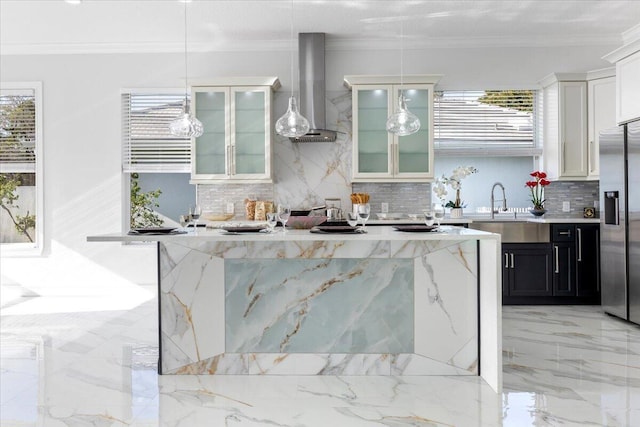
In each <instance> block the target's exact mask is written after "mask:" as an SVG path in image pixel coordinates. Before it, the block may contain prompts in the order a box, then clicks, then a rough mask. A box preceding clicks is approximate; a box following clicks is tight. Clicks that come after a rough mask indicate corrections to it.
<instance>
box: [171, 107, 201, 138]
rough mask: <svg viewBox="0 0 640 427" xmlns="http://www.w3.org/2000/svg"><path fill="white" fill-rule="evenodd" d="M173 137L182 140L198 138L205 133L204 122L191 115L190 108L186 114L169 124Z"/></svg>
mask: <svg viewBox="0 0 640 427" xmlns="http://www.w3.org/2000/svg"><path fill="white" fill-rule="evenodd" d="M169 132H171V135H175V136H177V137H182V138H197V137H199V136H202V134H203V133H204V127H203V126H202V122H201V121H200V120H198V119H197V118H195V117H194V116H192V115H191V113H190V112H189V108H186V107H185V109H184V113H182V115H180V117H178V118H177V119H175V120H172V121H171V123H169Z"/></svg>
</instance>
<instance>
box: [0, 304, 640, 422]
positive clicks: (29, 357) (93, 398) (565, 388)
mask: <svg viewBox="0 0 640 427" xmlns="http://www.w3.org/2000/svg"><path fill="white" fill-rule="evenodd" d="M41 298H42V297H41ZM44 303H46V301H40V302H39V303H38V304H39V305H42V304H44ZM12 307H14V308H15V307H16V306H15V305H12ZM155 310H156V305H155V302H154V301H153V300H151V301H148V302H145V303H143V304H142V305H139V306H137V307H135V308H134V309H132V310H120V311H115V310H114V311H96V312H82V311H77V310H76V311H74V312H71V313H46V312H43V311H39V312H38V313H31V314H30V313H28V312H21V313H22V314H10V315H7V314H5V312H2V319H1V322H2V323H1V326H2V327H1V329H0V335H1V340H2V341H1V343H0V344H1V345H0V369H1V377H0V386H1V389H0V414H1V415H0V424H1V425H2V426H3V427H4V426H10V427H13V426H74V427H75V426H189V427H192V426H201V425H202V426H297V427H300V426H331V425H335V426H340V427H342V426H349V427H350V426H375V425H380V426H404V425H406V426H452V425H453V426H465V427H467V426H471V427H473V426H478V427H486V426H490V427H491V426H502V425H504V426H517V427H526V426H559V425H562V426H593V425H595V426H600V425H606V426H637V425H640V328H638V327H637V326H633V325H630V324H628V323H625V322H622V321H620V320H618V319H615V318H611V317H609V316H606V315H604V314H602V313H601V311H600V309H599V307H505V308H504V312H503V317H504V331H503V347H504V392H503V393H502V394H501V395H497V394H495V393H493V391H492V390H491V389H490V388H489V387H488V386H487V385H486V384H484V383H483V382H482V380H480V379H479V378H477V377H441V376H435V377H427V376H423V377H420V376H413V377H332V376H322V377H317V376H299V377H280V376H262V377H260V376H234V375H228V376H158V375H157V371H156V369H157V367H156V364H157V357H158V348H157V332H156V322H157V317H156V311H155ZM14 313H15V312H14Z"/></svg>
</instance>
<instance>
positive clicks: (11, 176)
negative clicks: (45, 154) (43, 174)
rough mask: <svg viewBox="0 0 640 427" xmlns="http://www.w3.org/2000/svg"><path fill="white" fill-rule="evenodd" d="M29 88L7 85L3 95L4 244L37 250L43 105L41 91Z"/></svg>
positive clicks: (0, 201) (0, 227)
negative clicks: (41, 112)
mask: <svg viewBox="0 0 640 427" xmlns="http://www.w3.org/2000/svg"><path fill="white" fill-rule="evenodd" d="M22 86H24V87H22ZM27 86H29V85H19V84H18V85H16V84H7V83H3V87H2V90H1V91H0V236H1V237H0V243H2V244H11V245H17V246H19V247H26V248H35V247H37V245H38V244H39V242H38V240H39V236H40V234H41V231H40V230H39V229H38V228H39V227H41V218H40V217H39V216H41V213H40V206H38V205H39V204H40V203H41V202H40V200H41V197H40V194H39V191H40V190H41V189H39V188H38V181H39V178H40V177H38V173H39V169H40V168H39V164H38V161H39V160H40V159H38V152H39V150H40V147H39V145H40V143H41V141H40V140H39V139H40V129H39V123H40V122H39V117H38V114H39V113H38V111H39V105H38V103H39V102H40V101H39V87H35V88H34V87H27Z"/></svg>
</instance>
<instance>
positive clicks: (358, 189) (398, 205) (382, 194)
mask: <svg viewBox="0 0 640 427" xmlns="http://www.w3.org/2000/svg"><path fill="white" fill-rule="evenodd" d="M353 192H354V193H369V195H370V196H371V199H369V204H370V205H371V212H373V213H377V212H380V211H381V204H382V203H383V202H384V203H389V212H393V213H421V212H422V211H423V210H424V208H425V207H427V206H429V205H430V204H431V184H429V183H413V182H410V183H405V182H401V183H360V182H355V183H353ZM343 206H344V205H343ZM348 206H350V204H349V205H347V207H348Z"/></svg>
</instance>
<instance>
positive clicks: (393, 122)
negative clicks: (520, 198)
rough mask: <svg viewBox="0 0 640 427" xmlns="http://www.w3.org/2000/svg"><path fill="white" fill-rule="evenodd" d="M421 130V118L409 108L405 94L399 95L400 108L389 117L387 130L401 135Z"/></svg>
mask: <svg viewBox="0 0 640 427" xmlns="http://www.w3.org/2000/svg"><path fill="white" fill-rule="evenodd" d="M419 130H420V119H418V117H416V115H415V114H413V113H412V112H411V111H409V109H408V108H407V100H406V98H405V97H404V94H402V93H401V94H400V97H398V109H397V110H396V111H395V112H394V113H393V114H392V115H390V116H389V118H388V119H387V132H390V133H393V134H395V135H399V136H407V135H411V134H414V133H416V132H418V131H419Z"/></svg>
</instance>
